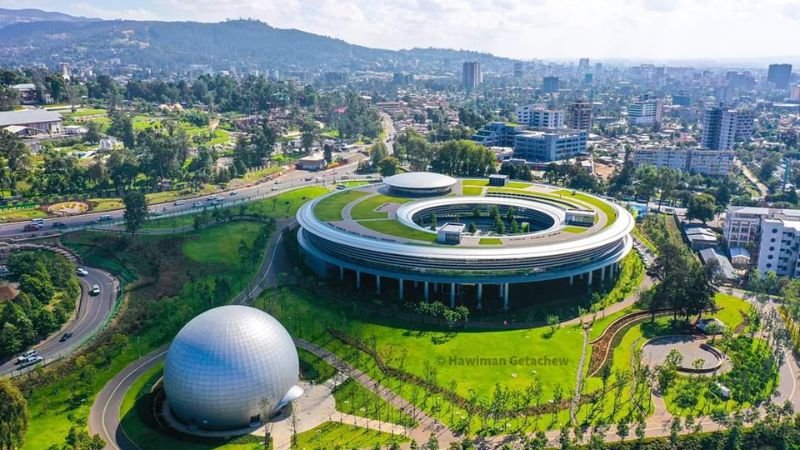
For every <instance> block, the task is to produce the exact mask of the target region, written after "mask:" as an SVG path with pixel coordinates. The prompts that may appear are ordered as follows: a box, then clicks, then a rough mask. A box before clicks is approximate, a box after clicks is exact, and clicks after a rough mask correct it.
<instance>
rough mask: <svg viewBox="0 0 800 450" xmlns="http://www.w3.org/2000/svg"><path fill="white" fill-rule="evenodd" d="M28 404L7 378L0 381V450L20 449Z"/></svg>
mask: <svg viewBox="0 0 800 450" xmlns="http://www.w3.org/2000/svg"><path fill="white" fill-rule="evenodd" d="M28 415H29V414H28V402H27V401H26V400H25V397H24V396H23V395H22V393H21V392H20V391H19V389H18V388H17V387H16V386H15V385H14V384H13V383H12V382H11V380H9V379H8V378H3V379H0V449H2V450H13V449H16V448H20V447H22V444H23V443H24V439H25V432H26V431H27V430H28Z"/></svg>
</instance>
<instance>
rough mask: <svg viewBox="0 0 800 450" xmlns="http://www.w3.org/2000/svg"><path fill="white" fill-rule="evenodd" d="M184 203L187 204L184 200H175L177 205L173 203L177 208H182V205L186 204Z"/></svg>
mask: <svg viewBox="0 0 800 450" xmlns="http://www.w3.org/2000/svg"><path fill="white" fill-rule="evenodd" d="M184 203H185V202H184V201H183V200H175V203H173V205H175V206H181V205H182V204H184Z"/></svg>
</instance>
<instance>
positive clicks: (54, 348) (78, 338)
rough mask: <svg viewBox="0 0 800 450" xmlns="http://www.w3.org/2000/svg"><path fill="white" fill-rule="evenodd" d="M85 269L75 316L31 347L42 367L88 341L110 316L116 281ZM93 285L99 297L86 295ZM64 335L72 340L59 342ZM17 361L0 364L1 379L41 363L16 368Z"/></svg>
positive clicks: (12, 359) (103, 274)
mask: <svg viewBox="0 0 800 450" xmlns="http://www.w3.org/2000/svg"><path fill="white" fill-rule="evenodd" d="M85 269H86V270H87V271H88V272H89V274H88V275H86V276H85V277H81V278H80V283H81V296H80V299H79V300H78V306H77V308H76V309H77V311H76V314H75V315H74V317H73V318H72V319H71V320H70V321H68V322H67V323H66V324H65V325H64V326H63V327H61V330H59V331H58V332H56V333H53V334H52V335H51V336H50V337H48V338H47V339H45V340H44V341H42V342H40V343H38V344H36V345H35V346H34V347H33V349H35V350H36V351H37V353H38V354H39V356H41V357H42V358H44V363H45V364H47V363H51V362H53V361H55V360H57V359H59V358H61V357H64V356H66V355H67V354H69V353H70V352H72V351H74V350H75V349H76V348H78V347H79V346H80V345H81V344H82V343H84V342H85V341H86V340H87V339H88V338H90V337H91V336H93V335H94V333H95V332H97V331H98V330H100V328H101V327H102V326H103V325H104V324H105V322H106V320H107V319H108V316H109V315H110V314H111V311H113V309H114V302H115V300H116V298H117V290H118V288H119V283H118V281H117V280H116V278H114V277H113V276H111V275H110V274H108V273H106V272H104V271H102V270H99V269H93V268H90V267H86V268H85ZM94 284H97V285H98V286H100V295H98V296H90V295H89V290H90V289H91V287H92V285H94ZM66 332H70V333H72V337H71V338H69V339H67V340H66V341H64V342H61V336H62V335H63V334H64V333H66ZM16 359H17V355H14V356H13V357H12V358H11V359H10V360H8V361H4V362H3V363H2V364H0V376H6V375H10V376H12V377H13V376H17V375H21V374H23V373H25V372H28V371H31V370H33V369H35V368H36V367H37V366H39V365H41V363H40V364H36V365H33V366H28V367H26V368H24V369H19V367H18V366H17V365H16V364H14V363H15V361H16Z"/></svg>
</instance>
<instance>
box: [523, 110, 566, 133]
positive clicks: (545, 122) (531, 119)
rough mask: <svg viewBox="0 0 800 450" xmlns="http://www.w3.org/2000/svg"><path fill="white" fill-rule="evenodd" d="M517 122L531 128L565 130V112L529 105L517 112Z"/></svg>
mask: <svg viewBox="0 0 800 450" xmlns="http://www.w3.org/2000/svg"><path fill="white" fill-rule="evenodd" d="M516 115H517V122H519V123H521V124H524V125H527V126H529V127H531V128H563V127H564V116H565V114H564V111H562V110H556V109H547V108H545V107H542V106H541V105H527V106H523V107H521V108H517V110H516Z"/></svg>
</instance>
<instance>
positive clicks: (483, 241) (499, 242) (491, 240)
mask: <svg viewBox="0 0 800 450" xmlns="http://www.w3.org/2000/svg"><path fill="white" fill-rule="evenodd" d="M478 244H480V245H502V244H503V240H502V239H500V238H481V239H480V241H478Z"/></svg>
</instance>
